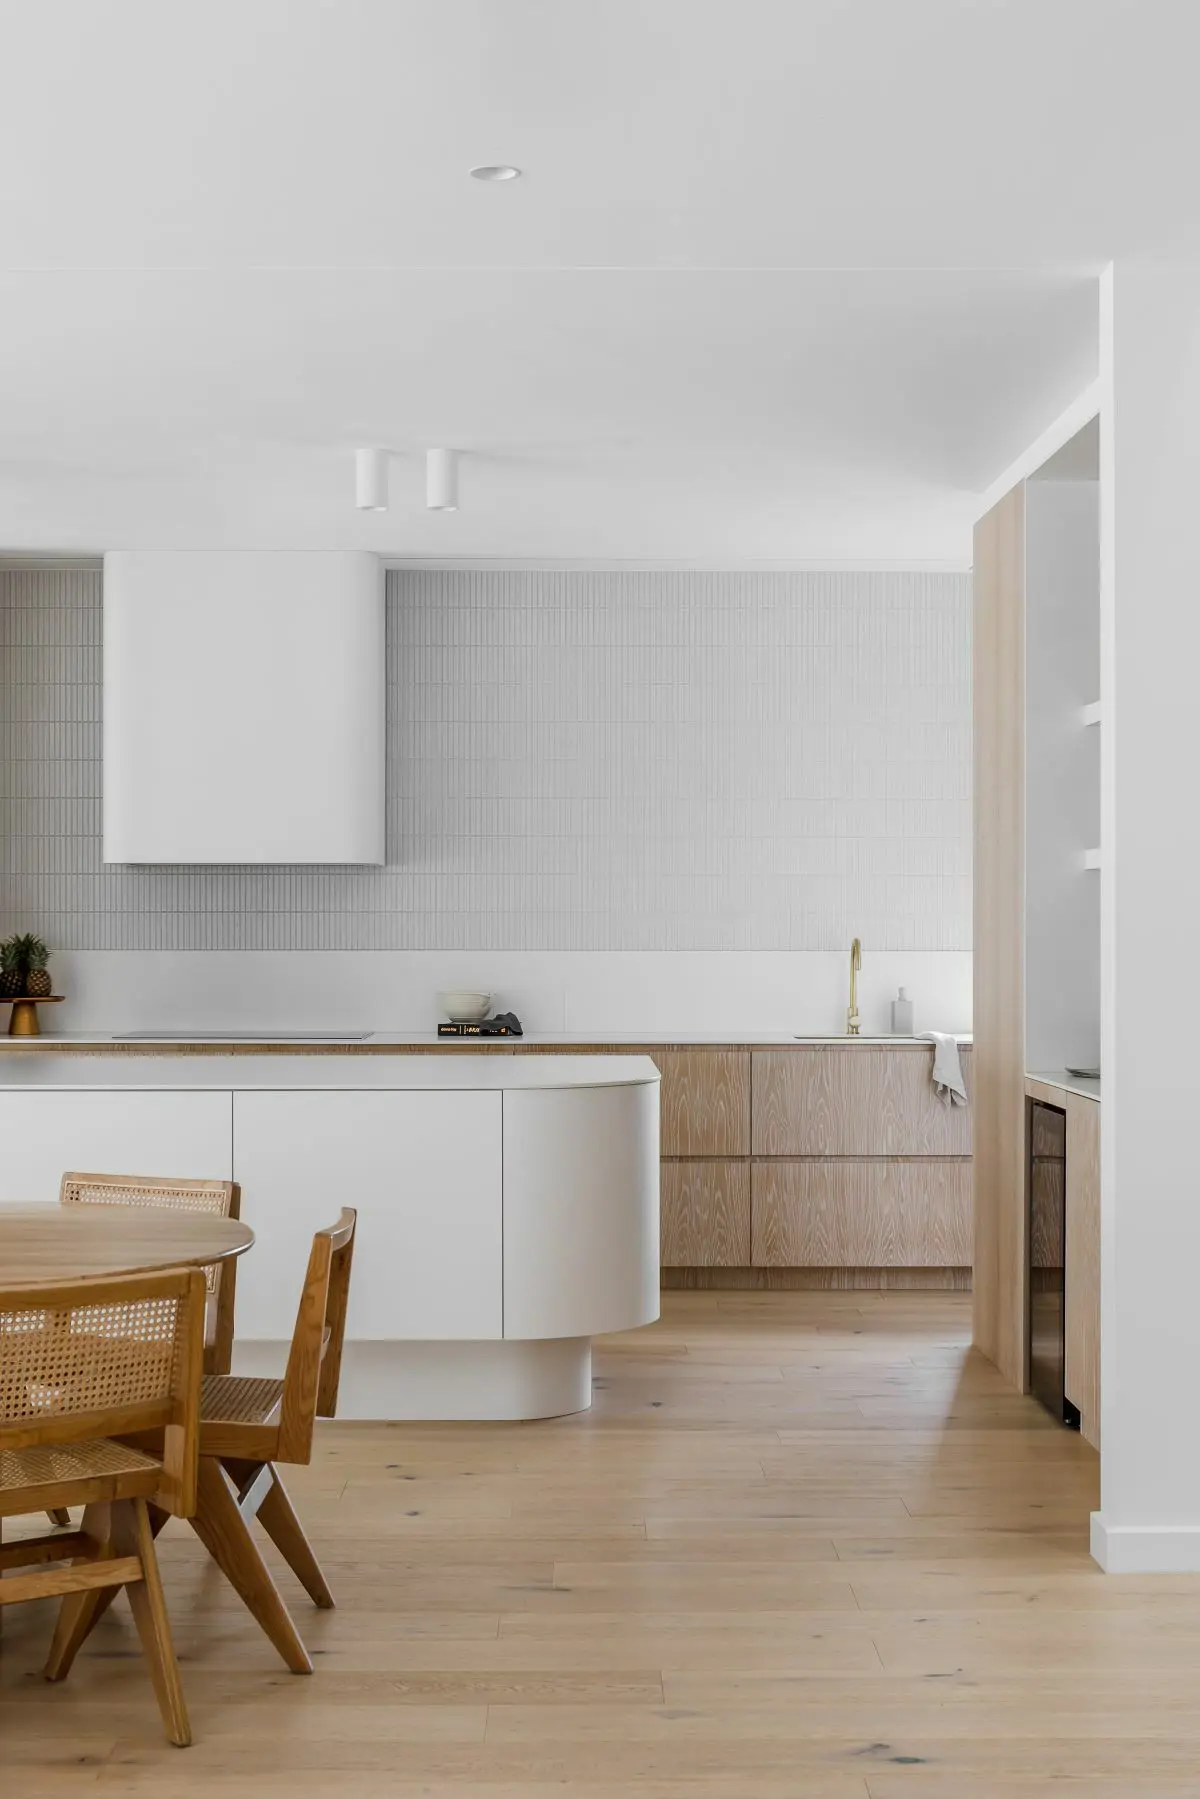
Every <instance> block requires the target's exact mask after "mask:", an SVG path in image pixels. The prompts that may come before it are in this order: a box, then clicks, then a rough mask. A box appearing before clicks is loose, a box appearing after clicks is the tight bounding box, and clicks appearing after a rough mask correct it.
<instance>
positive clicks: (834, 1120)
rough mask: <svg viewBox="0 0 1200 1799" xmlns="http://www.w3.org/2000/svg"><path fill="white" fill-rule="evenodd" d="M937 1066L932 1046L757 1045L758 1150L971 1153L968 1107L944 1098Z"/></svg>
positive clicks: (967, 1064)
mask: <svg viewBox="0 0 1200 1799" xmlns="http://www.w3.org/2000/svg"><path fill="white" fill-rule="evenodd" d="M962 1065H963V1074H964V1078H965V1082H966V1088H967V1092H968V1094H970V1092H971V1058H970V1056H969V1055H966V1056H964V1057H963V1059H962ZM932 1069H933V1048H932V1046H931V1047H930V1048H929V1049H927V1050H925V1049H885V1048H878V1049H877V1048H874V1047H872V1048H869V1049H868V1048H866V1047H863V1048H859V1049H841V1048H832V1047H831V1048H827V1049H780V1050H776V1049H767V1050H756V1051H755V1052H754V1153H755V1155H760V1156H969V1155H970V1153H971V1110H970V1107H969V1106H954V1107H950V1106H946V1105H943V1104H942V1101H941V1100H940V1099H939V1098H938V1096H937V1094H936V1093H935V1092H934V1090H933V1082H932V1080H931V1078H930V1076H931V1073H932Z"/></svg>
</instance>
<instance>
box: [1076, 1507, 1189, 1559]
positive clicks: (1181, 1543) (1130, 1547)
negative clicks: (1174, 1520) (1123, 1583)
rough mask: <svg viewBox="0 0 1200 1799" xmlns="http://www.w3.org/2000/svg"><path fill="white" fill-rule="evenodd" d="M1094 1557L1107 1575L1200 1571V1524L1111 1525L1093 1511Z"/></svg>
mask: <svg viewBox="0 0 1200 1799" xmlns="http://www.w3.org/2000/svg"><path fill="white" fill-rule="evenodd" d="M1092 1556H1093V1558H1094V1559H1095V1560H1096V1561H1097V1562H1099V1564H1100V1566H1101V1567H1102V1568H1103V1569H1104V1572H1105V1573H1106V1574H1200V1524H1109V1523H1108V1522H1107V1521H1106V1520H1105V1517H1104V1513H1103V1512H1093V1513H1092Z"/></svg>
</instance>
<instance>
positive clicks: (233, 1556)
mask: <svg viewBox="0 0 1200 1799" xmlns="http://www.w3.org/2000/svg"><path fill="white" fill-rule="evenodd" d="M191 1522H192V1529H193V1530H194V1531H195V1533H196V1535H197V1536H198V1537H199V1539H200V1541H201V1542H202V1543H203V1544H204V1547H205V1548H206V1549H207V1550H208V1553H209V1554H210V1555H211V1556H212V1558H213V1560H214V1561H215V1562H216V1564H217V1566H218V1567H219V1568H220V1570H221V1572H222V1573H223V1574H224V1576H225V1578H226V1579H227V1580H228V1581H229V1583H230V1585H231V1586H232V1587H233V1588H234V1590H235V1592H237V1593H238V1594H240V1596H241V1598H242V1600H243V1601H244V1603H245V1604H246V1606H247V1607H248V1608H249V1610H250V1611H251V1612H252V1613H253V1615H254V1616H255V1617H256V1618H257V1619H258V1622H259V1624H260V1625H261V1627H262V1629H263V1630H264V1631H265V1632H266V1634H267V1636H268V1637H269V1638H270V1639H271V1641H272V1643H274V1645H275V1647H276V1649H278V1651H279V1653H280V1655H281V1656H282V1657H283V1659H284V1662H285V1663H286V1665H287V1666H288V1667H289V1668H290V1669H291V1671H292V1673H293V1674H311V1673H312V1662H311V1661H310V1660H309V1655H308V1651H307V1649H306V1648H305V1647H304V1644H303V1642H302V1641H301V1639H300V1633H299V1631H298V1630H297V1629H296V1626H295V1625H294V1624H293V1623H292V1618H291V1613H290V1612H289V1611H288V1609H287V1606H286V1605H285V1604H284V1603H283V1600H282V1599H281V1598H280V1595H279V1589H278V1588H277V1587H276V1585H275V1582H274V1581H273V1580H272V1579H271V1571H270V1569H269V1568H268V1567H267V1564H266V1563H265V1562H264V1561H263V1559H262V1556H261V1554H260V1553H259V1549H258V1545H257V1544H256V1543H255V1541H254V1538H253V1537H252V1536H251V1534H250V1530H249V1527H248V1526H247V1524H246V1520H245V1519H244V1518H243V1517H242V1514H241V1513H240V1512H239V1511H238V1508H237V1501H236V1500H235V1499H234V1497H233V1494H232V1493H231V1492H230V1491H229V1488H228V1486H227V1485H226V1481H225V1476H224V1474H223V1473H222V1471H221V1465H220V1463H219V1462H218V1461H216V1460H215V1459H214V1458H213V1457H212V1456H207V1455H202V1456H201V1457H200V1481H199V1493H198V1498H197V1504H196V1513H195V1516H194V1517H193V1519H192V1521H191Z"/></svg>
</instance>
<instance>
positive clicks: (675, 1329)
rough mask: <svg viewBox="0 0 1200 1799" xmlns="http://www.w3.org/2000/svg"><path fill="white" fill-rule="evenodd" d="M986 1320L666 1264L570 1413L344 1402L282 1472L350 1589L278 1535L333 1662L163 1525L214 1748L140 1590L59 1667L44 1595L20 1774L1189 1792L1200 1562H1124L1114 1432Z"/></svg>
mask: <svg viewBox="0 0 1200 1799" xmlns="http://www.w3.org/2000/svg"><path fill="white" fill-rule="evenodd" d="M969 1331H970V1300H969V1298H967V1297H966V1296H960V1295H957V1294H951V1293H934V1294H926V1295H922V1294H917V1293H869V1292H863V1293H854V1292H837V1293H826V1292H800V1293H775V1292H763V1293H752V1292H746V1293H741V1292H739V1293H719V1292H672V1293H669V1294H666V1295H664V1307H663V1318H662V1320H661V1322H660V1323H659V1324H657V1325H656V1326H653V1327H652V1328H650V1329H649V1330H646V1331H641V1332H637V1333H633V1334H631V1335H629V1336H627V1337H619V1338H614V1339H611V1340H608V1341H606V1342H604V1343H602V1344H601V1345H599V1346H598V1349H597V1354H596V1359H595V1374H596V1399H595V1405H594V1407H593V1409H592V1411H591V1412H590V1413H588V1414H585V1415H583V1416H581V1417H578V1418H573V1419H563V1420H557V1421H553V1422H550V1423H546V1424H537V1425H522V1426H498V1425H441V1426H432V1425H414V1426H400V1425H362V1424H333V1425H328V1426H326V1427H324V1428H323V1429H322V1430H321V1432H320V1436H319V1441H318V1447H317V1453H316V1456H315V1459H314V1462H313V1465H312V1467H311V1468H308V1469H302V1470H297V1471H296V1472H295V1475H294V1478H293V1480H292V1490H293V1496H294V1499H295V1502H296V1506H297V1510H298V1511H299V1513H300V1515H301V1517H302V1519H303V1520H304V1523H305V1525H306V1528H307V1529H308V1530H309V1532H310V1534H311V1537H312V1540H313V1543H314V1546H315V1548H316V1550H317V1553H318V1555H319V1556H320V1558H321V1560H322V1563H323V1565H324V1567H325V1569H326V1572H327V1574H328V1576H329V1579H330V1582H331V1585H332V1586H333V1589H334V1592H335V1595H336V1597H337V1599H338V1609H337V1610H336V1611H333V1612H318V1611H316V1610H314V1609H313V1608H312V1607H311V1606H310V1605H309V1604H308V1603H307V1601H306V1600H305V1597H304V1595H303V1594H302V1592H301V1591H300V1590H299V1588H298V1587H297V1585H296V1583H295V1582H294V1581H293V1580H292V1579H291V1578H290V1576H289V1575H288V1573H287V1570H286V1569H283V1568H282V1567H281V1565H280V1564H279V1562H278V1559H277V1558H276V1557H275V1556H274V1553H273V1552H272V1551H270V1550H269V1549H268V1554H269V1557H270V1560H271V1565H272V1567H273V1569H276V1570H277V1571H278V1576H279V1580H280V1584H281V1587H282V1588H283V1590H284V1592H285V1594H286V1596H287V1598H288V1602H289V1604H290V1605H291V1606H292V1607H293V1610H294V1613H295V1616H296V1619H297V1622H298V1624H299V1625H300V1629H301V1631H302V1634H303V1635H304V1637H305V1640H306V1642H307V1644H308V1646H309V1648H310V1650H311V1652H312V1654H313V1658H314V1661H315V1664H316V1673H315V1674H314V1676H313V1677H312V1679H301V1678H298V1677H296V1676H293V1675H289V1674H288V1673H287V1672H286V1671H285V1670H284V1669H283V1668H282V1667H281V1666H280V1665H279V1664H278V1662H277V1661H276V1660H275V1658H274V1655H273V1652H272V1651H271V1649H270V1647H269V1646H268V1644H267V1643H266V1641H265V1639H264V1638H263V1637H261V1636H260V1635H259V1633H258V1631H257V1629H256V1628H255V1627H254V1625H253V1624H252V1623H251V1621H250V1620H249V1618H248V1617H247V1616H246V1614H245V1613H244V1612H243V1611H242V1609H241V1607H240V1605H239V1603H238V1601H237V1599H236V1598H235V1597H234V1595H233V1594H232V1593H231V1592H230V1591H229V1590H228V1589H227V1588H226V1587H225V1586H224V1584H223V1583H222V1581H221V1578H220V1576H219V1575H218V1574H217V1572H216V1570H215V1569H214V1568H212V1567H211V1566H209V1565H208V1564H207V1562H206V1560H205V1558H204V1557H203V1555H202V1554H201V1553H200V1551H199V1548H198V1545H197V1544H196V1542H195V1540H194V1539H193V1538H192V1536H191V1533H190V1532H189V1531H187V1530H186V1529H185V1528H184V1527H174V1526H173V1527H171V1528H170V1529H168V1531H167V1533H166V1534H165V1536H164V1537H163V1539H162V1564H163V1573H164V1579H165V1582H166V1586H167V1595H168V1601H169V1604H170V1608H171V1616H172V1620H173V1625H174V1629H175V1633H176V1640H177V1646H178V1650H179V1658H180V1665H181V1668H182V1672H183V1679H184V1686H185V1691H186V1694H187V1700H188V1706H189V1710H190V1712H191V1717H192V1725H193V1730H194V1733H195V1739H196V1740H195V1745H194V1746H193V1748H191V1749H189V1750H188V1751H187V1752H186V1753H185V1754H181V1753H180V1752H179V1751H177V1750H174V1749H172V1748H171V1747H170V1746H169V1745H168V1744H166V1743H165V1742H164V1741H163V1739H162V1738H161V1736H160V1734H159V1730H158V1718H157V1712H156V1710H155V1706H154V1701H153V1695H152V1693H151V1689H150V1683H149V1678H148V1675H147V1673H146V1671H145V1669H144V1667H143V1666H142V1664H141V1660H140V1656H139V1652H138V1647H137V1640H136V1637H135V1635H134V1631H133V1627H132V1623H131V1620H130V1617H129V1614H128V1610H127V1608H126V1607H125V1606H124V1605H123V1603H118V1605H117V1606H115V1607H114V1608H113V1610H112V1612H111V1613H110V1614H109V1615H108V1616H107V1617H106V1618H105V1619H104V1620H103V1622H102V1624H101V1626H100V1627H99V1628H98V1630H97V1632H96V1634H95V1636H94V1638H93V1639H92V1641H91V1642H90V1643H89V1644H88V1645H87V1646H86V1647H85V1649H84V1650H83V1651H82V1653H81V1654H80V1657H79V1660H78V1662H77V1663H76V1665H75V1668H74V1670H73V1672H72V1675H71V1678H70V1680H69V1681H68V1682H67V1683H66V1684H65V1686H56V1687H51V1686H48V1685H47V1684H46V1683H44V1682H43V1681H42V1680H41V1679H40V1678H39V1677H38V1668H39V1665H40V1662H41V1659H42V1657H43V1656H44V1654H45V1650H46V1645H47V1642H48V1640H49V1635H50V1629H51V1625H52V1610H51V1608H50V1607H49V1606H48V1605H38V1606H23V1607H16V1608H12V1609H11V1610H10V1611H9V1612H8V1614H7V1616H6V1618H5V1624H4V1631H3V1635H2V1636H0V1775H3V1774H4V1773H6V1772H7V1773H8V1774H9V1775H10V1776H17V1777H19V1781H20V1785H19V1787H18V1786H17V1785H14V1787H13V1790H14V1792H15V1791H17V1790H20V1791H29V1792H32V1791H35V1790H36V1792H37V1793H38V1794H39V1799H58V1796H59V1794H60V1793H63V1794H65V1793H67V1792H70V1793H83V1794H92V1795H97V1796H103V1795H108V1794H112V1795H116V1794H122V1795H140V1794H143V1793H144V1794H146V1795H149V1794H151V1793H154V1794H158V1793H160V1792H162V1791H164V1790H169V1791H170V1793H171V1794H172V1799H251V1795H253V1796H254V1799H274V1796H275V1795H278V1796H279V1799H283V1795H285V1794H287V1795H299V1796H301V1799H345V1796H346V1795H347V1794H349V1793H353V1795H354V1799H384V1796H385V1795H386V1799H416V1796H417V1795H420V1796H421V1799H539V1796H542V1795H544V1796H545V1799H549V1796H550V1795H551V1794H552V1793H553V1794H569V1795H570V1796H571V1799H951V1796H953V1799H1050V1795H1052V1794H1053V1795H1055V1796H1061V1795H1066V1796H1067V1799H1127V1795H1129V1794H1132V1793H1136V1794H1137V1795H1138V1799H1156V1796H1158V1795H1161V1796H1162V1799H1183V1795H1191V1796H1193V1799H1194V1796H1195V1795H1196V1794H1197V1793H1200V1710H1198V1709H1197V1707H1196V1704H1195V1694H1196V1691H1197V1687H1198V1683H1200V1578H1178V1579H1175V1578H1167V1577H1132V1578H1122V1579H1106V1578H1105V1577H1104V1576H1103V1575H1101V1574H1100V1573H1099V1571H1098V1570H1097V1569H1096V1568H1095V1566H1094V1565H1093V1563H1092V1562H1091V1560H1090V1558H1089V1556H1088V1551H1087V1544H1088V1517H1089V1513H1090V1512H1091V1511H1092V1510H1093V1509H1094V1508H1095V1506H1096V1505H1097V1503H1098V1491H1097V1486H1098V1464H1097V1458H1096V1456H1095V1454H1094V1453H1093V1452H1092V1450H1090V1449H1089V1448H1088V1446H1087V1445H1086V1444H1085V1443H1083V1442H1082V1441H1081V1439H1080V1438H1079V1437H1077V1436H1073V1435H1071V1434H1069V1433H1067V1432H1065V1431H1061V1430H1059V1429H1057V1428H1056V1427H1055V1426H1054V1425H1053V1424H1052V1423H1051V1422H1050V1421H1049V1419H1048V1418H1047V1417H1046V1416H1045V1415H1044V1414H1043V1413H1042V1412H1040V1411H1039V1409H1038V1408H1037V1406H1036V1405H1035V1404H1034V1403H1033V1401H1031V1400H1028V1399H1021V1398H1019V1397H1017V1396H1016V1395H1015V1394H1013V1393H1012V1392H1011V1391H1009V1390H1008V1389H1007V1388H1006V1387H1005V1385H1004V1383H1003V1382H1002V1381H1001V1379H1000V1377H999V1375H998V1374H997V1373H996V1372H995V1370H994V1369H992V1368H991V1367H990V1366H989V1365H988V1364H987V1363H986V1362H984V1361H982V1360H981V1359H980V1358H979V1357H977V1356H975V1355H974V1354H973V1353H972V1352H971V1351H970V1350H969V1348H968V1341H969ZM35 1523H36V1521H33V1520H31V1521H30V1528H31V1529H32V1528H34V1527H35ZM6 1534H12V1533H11V1532H10V1533H6ZM164 1783H165V1784H164Z"/></svg>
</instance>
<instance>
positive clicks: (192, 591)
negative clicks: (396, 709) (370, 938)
mask: <svg viewBox="0 0 1200 1799" xmlns="http://www.w3.org/2000/svg"><path fill="white" fill-rule="evenodd" d="M384 683H385V672H384V598H383V568H382V565H381V563H380V562H379V560H378V558H377V557H375V556H371V555H366V554H361V553H359V552H355V551H331V552H298V551H296V552H293V551H223V550H221V551H215V550H214V551H208V550H198V551H159V550H153V551H142V550H115V551H113V552H111V553H110V554H109V555H107V556H106V557H105V558H104V860H105V861H106V862H140V863H197V862H226V863H228V862H233V863H260V864H261V863H279V862H284V863H296V862H310V863H321V862H325V863H329V862H334V863H346V862H374V863H381V862H382V861H383V860H384V705H385V684H384Z"/></svg>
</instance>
